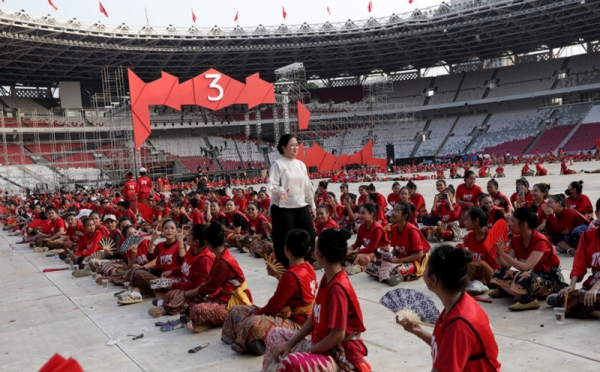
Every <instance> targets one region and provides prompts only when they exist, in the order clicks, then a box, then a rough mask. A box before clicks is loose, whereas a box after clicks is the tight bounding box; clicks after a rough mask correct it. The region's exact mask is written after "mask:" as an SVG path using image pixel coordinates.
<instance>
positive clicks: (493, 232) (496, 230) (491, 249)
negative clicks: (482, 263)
mask: <svg viewBox="0 0 600 372" xmlns="http://www.w3.org/2000/svg"><path fill="white" fill-rule="evenodd" d="M498 239H502V241H503V242H504V243H506V242H507V241H508V223H506V220H498V221H496V222H495V223H494V226H492V228H491V229H489V230H488V235H487V237H486V238H485V241H484V242H483V245H484V247H485V249H487V251H488V253H489V254H490V256H491V257H492V258H496V257H498V251H497V250H496V243H497V242H498Z"/></svg>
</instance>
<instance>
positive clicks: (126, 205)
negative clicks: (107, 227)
mask: <svg viewBox="0 0 600 372" xmlns="http://www.w3.org/2000/svg"><path fill="white" fill-rule="evenodd" d="M121 204H122V205H123V208H125V209H129V208H130V207H131V203H130V202H129V200H123V201H122V202H121Z"/></svg>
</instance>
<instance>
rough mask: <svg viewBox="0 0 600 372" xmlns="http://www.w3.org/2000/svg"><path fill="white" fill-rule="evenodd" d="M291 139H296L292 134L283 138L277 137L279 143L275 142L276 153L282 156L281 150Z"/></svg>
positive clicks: (287, 134)
mask: <svg viewBox="0 0 600 372" xmlns="http://www.w3.org/2000/svg"><path fill="white" fill-rule="evenodd" d="M292 138H296V136H294V135H293V134H290V133H286V134H284V135H283V136H281V137H279V142H277V152H279V153H280V154H281V155H283V148H284V147H285V146H287V145H288V143H290V140H291V139H292Z"/></svg>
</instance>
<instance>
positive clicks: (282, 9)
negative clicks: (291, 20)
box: [281, 7, 287, 21]
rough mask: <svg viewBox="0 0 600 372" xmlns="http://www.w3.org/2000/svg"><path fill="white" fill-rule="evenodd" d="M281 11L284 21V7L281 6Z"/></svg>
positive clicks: (285, 15) (285, 14)
mask: <svg viewBox="0 0 600 372" xmlns="http://www.w3.org/2000/svg"><path fill="white" fill-rule="evenodd" d="M281 13H282V15H283V20H284V21H285V18H286V17H287V13H286V12H285V8H284V7H281Z"/></svg>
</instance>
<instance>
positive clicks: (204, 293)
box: [170, 221, 252, 333]
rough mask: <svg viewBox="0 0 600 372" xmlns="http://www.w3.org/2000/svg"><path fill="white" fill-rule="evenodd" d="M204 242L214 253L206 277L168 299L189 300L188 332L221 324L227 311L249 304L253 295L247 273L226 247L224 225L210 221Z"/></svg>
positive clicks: (183, 317) (185, 319)
mask: <svg viewBox="0 0 600 372" xmlns="http://www.w3.org/2000/svg"><path fill="white" fill-rule="evenodd" d="M204 239H205V244H206V247H207V248H208V250H209V251H210V252H211V253H212V254H214V255H215V258H216V260H215V262H214V264H213V267H212V269H211V270H210V273H209V274H208V277H207V278H206V280H205V281H204V283H202V284H201V285H200V286H199V287H197V288H196V289H191V290H186V291H183V292H181V293H180V294H179V295H177V296H175V298H174V299H173V300H171V301H170V302H173V303H183V302H185V301H188V300H191V301H190V304H189V307H188V308H187V309H186V310H185V316H182V322H186V323H187V330H188V331H190V332H196V333H198V332H203V331H205V330H208V329H210V328H212V327H214V326H220V325H223V322H224V321H225V318H226V316H227V311H228V310H229V309H231V308H232V307H234V306H237V305H252V295H251V293H250V290H249V289H248V287H247V285H246V277H245V276H244V272H243V271H242V269H241V268H240V265H239V264H238V262H237V261H236V259H235V258H234V257H233V255H232V254H231V252H230V251H229V250H228V249H227V248H226V247H225V232H224V230H223V225H221V224H220V223H218V222H215V221H213V222H211V223H210V226H208V227H207V228H206V231H205V232H204Z"/></svg>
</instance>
